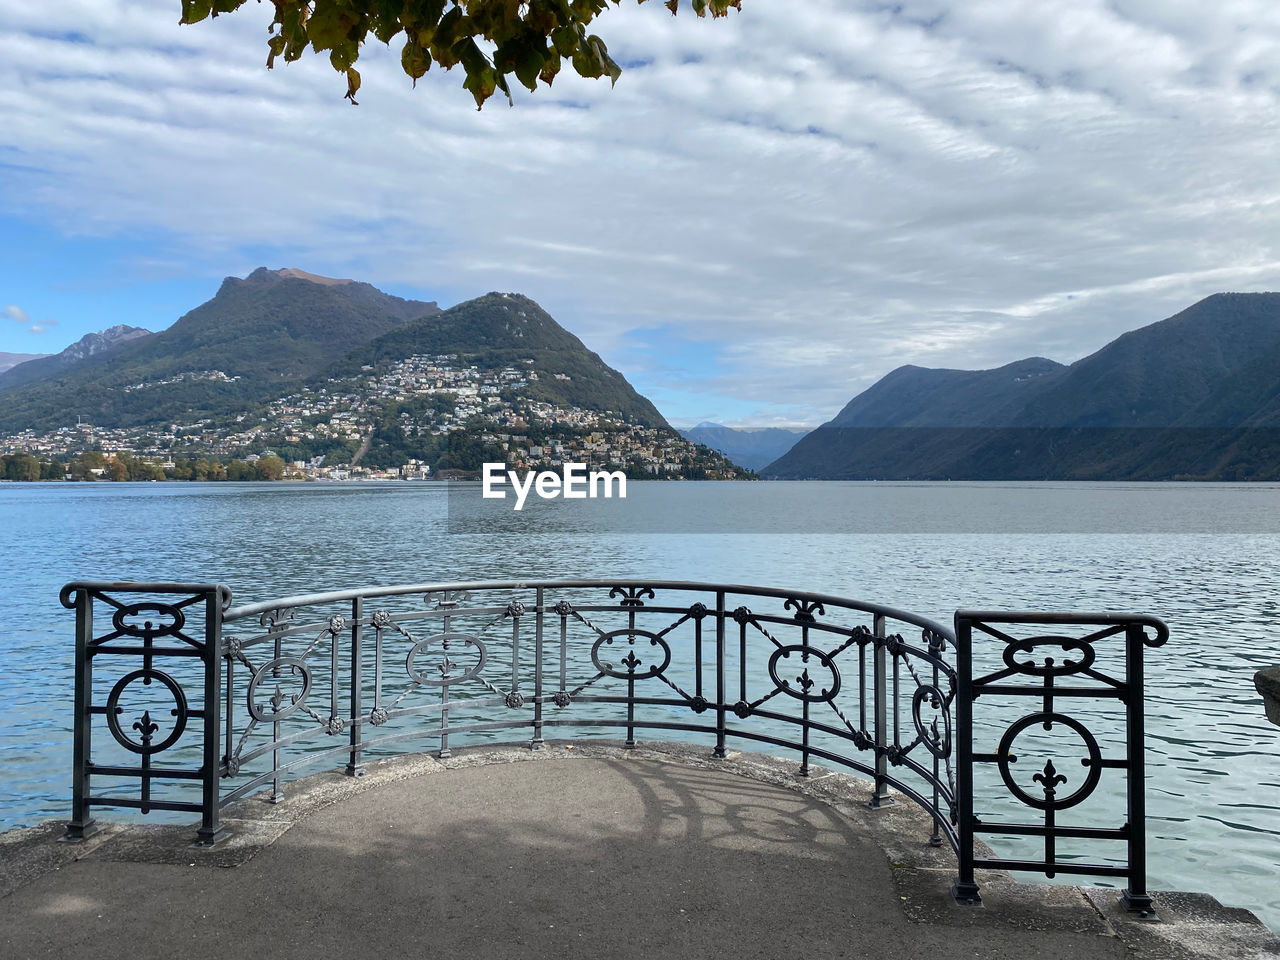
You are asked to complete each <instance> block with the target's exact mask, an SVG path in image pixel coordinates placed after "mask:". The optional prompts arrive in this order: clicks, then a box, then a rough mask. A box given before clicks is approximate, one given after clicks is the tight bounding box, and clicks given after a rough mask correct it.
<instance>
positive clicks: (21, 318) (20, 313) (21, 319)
mask: <svg viewBox="0 0 1280 960" xmlns="http://www.w3.org/2000/svg"><path fill="white" fill-rule="evenodd" d="M4 315H5V316H6V317H8V318H9V319H10V320H16V321H17V322H18V323H30V322H31V318H30V317H28V316H27V311H25V310H23V309H22V308H21V307H16V306H14V305H13V304H10V305H9V306H7V307H5V308H4Z"/></svg>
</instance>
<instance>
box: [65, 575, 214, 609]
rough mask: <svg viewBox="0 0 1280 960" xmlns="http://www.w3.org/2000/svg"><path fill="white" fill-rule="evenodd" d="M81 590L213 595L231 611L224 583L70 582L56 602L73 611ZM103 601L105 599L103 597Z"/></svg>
mask: <svg viewBox="0 0 1280 960" xmlns="http://www.w3.org/2000/svg"><path fill="white" fill-rule="evenodd" d="M81 590H87V591H89V592H90V593H95V594H98V595H102V594H104V593H121V592H123V593H186V594H193V593H214V592H216V593H217V594H218V600H219V605H220V606H221V607H222V612H223V613H224V614H225V613H226V612H227V611H228V610H230V609H231V588H230V587H228V586H227V585H226V584H225V583H147V582H143V581H139V580H72V581H71V582H70V583H68V584H67V585H66V586H64V587H63V588H62V589H61V590H60V591H58V602H59V603H60V604H62V605H63V606H64V607H66V608H67V609H68V610H74V609H75V607H76V601H75V597H74V594H76V593H79V592H80V591H81ZM103 599H106V598H105V597H104V598H103Z"/></svg>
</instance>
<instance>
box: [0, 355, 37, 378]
mask: <svg viewBox="0 0 1280 960" xmlns="http://www.w3.org/2000/svg"><path fill="white" fill-rule="evenodd" d="M47 356H49V354H47V353H0V373H4V372H5V371H6V370H8V369H10V368H11V367H16V366H17V365H18V364H20V363H26V362H27V361H28V360H39V359H41V358H43V357H47Z"/></svg>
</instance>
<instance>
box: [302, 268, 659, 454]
mask: <svg viewBox="0 0 1280 960" xmlns="http://www.w3.org/2000/svg"><path fill="white" fill-rule="evenodd" d="M436 354H457V355H458V357H459V358H460V359H461V360H464V361H466V362H468V363H473V364H477V365H479V366H481V367H482V368H497V367H503V366H507V365H511V364H520V365H521V366H522V368H524V367H527V368H528V369H530V370H532V371H534V372H535V373H536V374H537V379H536V380H534V381H531V382H529V383H528V384H526V385H525V387H524V388H523V389H524V392H525V394H526V395H527V396H529V397H530V398H532V399H535V400H542V401H546V402H548V403H552V404H558V405H562V406H578V407H582V408H583V409H586V410H598V411H608V410H612V411H613V412H615V413H617V414H619V415H620V416H621V417H622V419H625V420H626V421H628V422H629V423H634V424H639V425H643V426H654V427H667V428H668V429H669V427H668V424H667V421H666V420H665V419H664V418H663V416H662V414H660V413H659V412H658V409H657V408H656V407H655V406H654V405H653V404H652V403H651V402H649V400H647V399H646V398H645V397H642V396H641V395H640V394H638V393H637V392H636V391H635V389H634V388H633V387H632V386H631V384H630V383H628V382H627V379H626V378H625V377H624V376H623V375H622V374H621V373H619V372H618V371H617V370H614V369H613V368H612V367H610V366H608V365H606V364H605V362H604V361H603V360H601V359H600V357H599V356H598V355H596V354H595V353H593V352H591V351H590V350H588V349H587V348H586V346H584V345H583V343H582V341H581V340H579V339H578V338H577V337H575V336H574V335H573V334H572V333H570V332H569V331H568V330H566V329H564V327H562V326H560V324H558V323H556V321H555V320H553V319H552V318H551V316H550V315H549V314H548V313H547V312H546V311H545V310H543V309H542V307H540V306H538V304H537V303H535V302H534V301H532V300H530V299H529V298H528V297H525V296H521V295H520V294H517V293H488V294H486V295H484V296H483V297H477V298H476V299H474V300H468V301H466V302H465V303H460V304H458V305H457V306H455V307H450V308H449V309H448V310H445V311H444V312H443V313H440V314H438V315H436V316H433V317H426V318H423V319H421V320H417V321H414V322H413V323H408V324H405V325H404V326H403V327H400V328H398V329H396V330H393V331H391V332H390V333H387V334H384V335H383V336H381V337H377V338H376V339H374V340H371V341H370V342H369V343H367V344H365V345H364V346H363V347H360V348H359V349H357V350H355V351H353V352H352V353H351V354H350V355H349V356H348V357H346V358H344V359H343V360H342V361H340V362H338V363H336V364H334V365H333V366H332V367H330V368H329V369H328V370H327V371H326V372H325V376H327V377H342V376H351V375H354V374H355V373H357V372H358V371H359V370H360V369H361V368H363V367H365V366H372V367H374V369H375V370H378V369H380V368H382V367H385V366H386V365H387V364H388V363H393V362H395V361H399V360H403V359H405V358H407V357H411V356H420V355H436ZM528 361H532V363H528Z"/></svg>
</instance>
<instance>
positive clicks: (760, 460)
mask: <svg viewBox="0 0 1280 960" xmlns="http://www.w3.org/2000/svg"><path fill="white" fill-rule="evenodd" d="M808 432H809V431H808V430H805V429H800V428H796V429H787V428H783V427H754V428H751V427H747V428H736V427H726V426H724V425H723V424H719V423H711V422H710V421H704V422H702V423H700V424H698V425H697V426H696V427H690V428H689V429H688V430H681V431H680V435H681V436H682V437H684V438H685V439H686V440H692V441H693V442H694V443H700V444H702V445H703V446H704V447H710V448H711V449H712V450H718V451H720V452H721V453H723V454H724V455H725V456H726V457H728V458H729V459H730V460H732V461H733V462H734V463H736V464H739V465H741V466H744V467H747V468H748V469H751V470H759V469H760V468H761V467H763V466H766V465H768V464H770V463H772V462H773V461H774V460H777V459H778V458H779V457H780V456H782V455H783V454H784V453H786V452H787V451H788V450H790V449H791V448H792V447H793V446H795V443H796V441H797V440H799V439H800V438H801V437H803V436H804V435H805V434H806V433H808Z"/></svg>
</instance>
